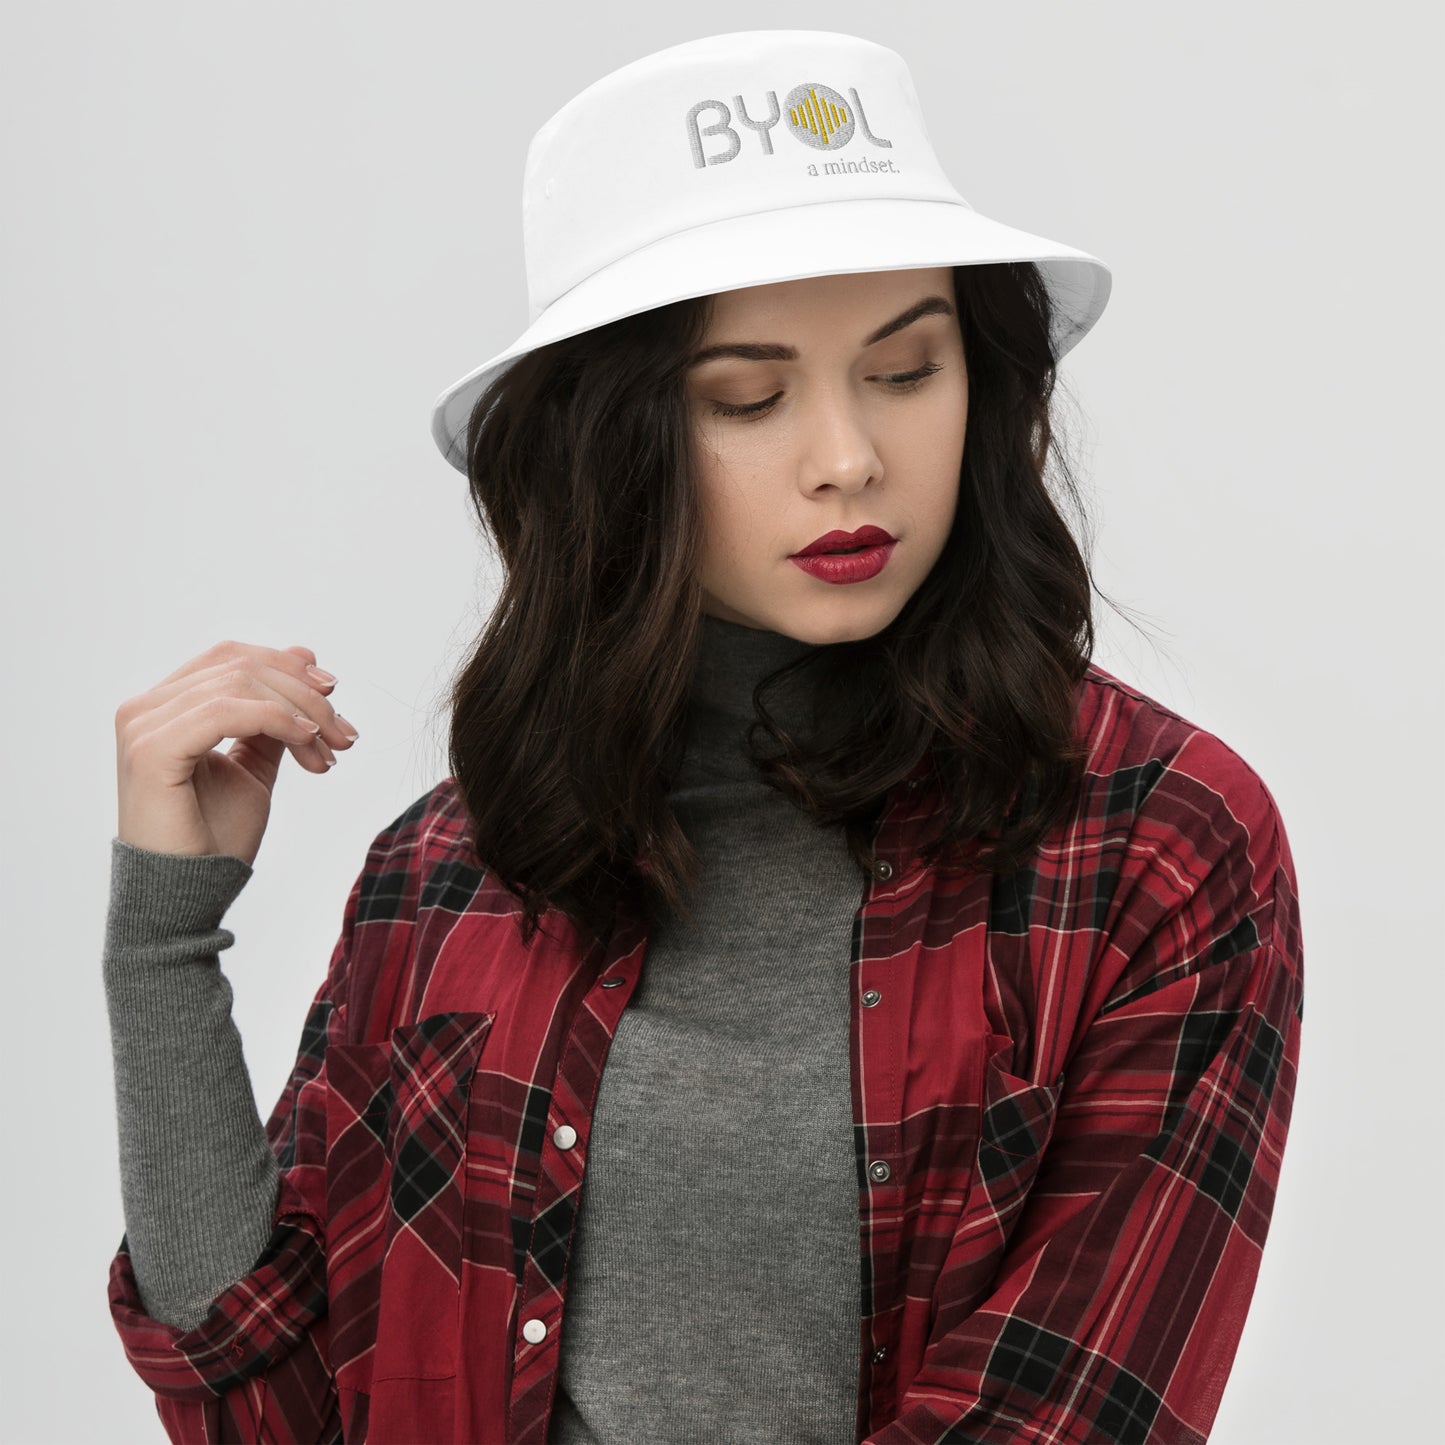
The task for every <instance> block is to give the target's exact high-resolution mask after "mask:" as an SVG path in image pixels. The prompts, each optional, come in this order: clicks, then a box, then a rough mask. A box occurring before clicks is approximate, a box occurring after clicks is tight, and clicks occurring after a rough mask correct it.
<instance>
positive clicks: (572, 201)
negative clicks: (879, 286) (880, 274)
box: [432, 30, 1111, 474]
mask: <svg viewBox="0 0 1445 1445" xmlns="http://www.w3.org/2000/svg"><path fill="white" fill-rule="evenodd" d="M522 240H523V248H524V254H525V257H526V264H527V294H528V302H529V308H528V317H529V324H528V326H527V329H526V330H525V331H523V332H522V334H521V335H520V336H519V337H518V338H517V339H516V340H515V341H514V342H513V343H512V344H511V345H510V346H509V347H507V349H506V350H505V351H503V352H500V353H499V354H498V355H496V356H494V357H492V358H491V360H489V361H485V362H483V363H482V364H481V365H480V366H478V367H476V368H475V369H474V370H472V371H469V372H468V373H467V374H466V375H465V376H464V377H462V378H461V380H459V381H456V382H454V383H453V384H452V385H451V386H449V387H447V389H446V390H445V391H444V392H442V394H441V395H440V396H439V397H438V398H437V399H436V402H435V403H434V406H433V411H432V436H433V437H434V438H435V439H436V443H437V446H438V447H440V448H441V452H442V455H443V456H444V457H445V458H446V459H447V461H449V462H450V463H451V464H452V465H453V466H454V467H456V468H457V470H458V471H460V472H462V473H463V474H465V472H466V469H467V464H466V442H467V438H466V429H467V422H468V419H469V416H470V412H471V409H472V407H473V405H474V404H475V402H476V400H477V398H478V397H479V396H480V395H481V393H482V392H483V391H484V390H485V389H486V388H487V386H489V385H490V384H491V382H492V381H493V380H494V379H495V378H496V377H498V376H499V375H500V374H501V373H502V372H503V371H505V370H506V369H507V368H508V367H509V366H511V364H512V363H513V362H515V361H516V360H517V359H518V358H519V357H522V356H524V355H526V354H527V353H528V352H529V351H534V350H536V349H537V348H538V347H539V346H545V345H547V344H548V343H549V342H553V341H560V340H562V339H563V338H564V337H568V336H576V335H578V334H579V333H580V332H583V331H589V330H591V329H592V328H593V327H595V326H600V325H602V324H604V323H605V322H608V321H615V320H617V319H619V318H620V317H623V316H631V315H633V314H635V313H636V312H639V311H648V310H651V309H652V308H654V307H657V306H665V305H667V304H668V303H670V302H673V301H680V300H682V299H683V298H685V297H690V296H702V295H707V294H710V293H712V292H717V291H728V290H733V289H736V288H737V287H740V286H757V285H764V284H767V283H769V282H774V281H791V280H794V279H796V278H798V277H802V276H824V275H832V274H837V273H841V272H850V271H892V270H906V269H910V268H914V267H928V266H967V265H981V264H986V263H988V262H1000V261H1033V262H1036V263H1037V264H1038V266H1039V269H1040V271H1041V272H1042V275H1043V278H1044V282H1045V285H1046V286H1047V287H1048V291H1049V295H1050V298H1051V300H1052V302H1053V304H1054V308H1055V311H1056V316H1055V327H1054V332H1053V335H1052V337H1051V343H1052V347H1053V353H1054V358H1055V360H1056V361H1057V360H1058V359H1059V358H1060V357H1062V356H1063V355H1064V353H1065V352H1067V351H1068V350H1069V349H1070V348H1071V347H1072V346H1073V345H1074V344H1075V343H1076V342H1077V341H1078V340H1079V338H1080V337H1081V336H1083V335H1084V333H1085V332H1086V331H1088V330H1089V328H1090V327H1091V326H1093V324H1094V323H1095V322H1096V321H1097V320H1098V319H1099V316H1100V314H1101V313H1102V312H1103V310H1104V303H1105V302H1106V301H1107V300H1108V298H1109V288H1110V285H1111V278H1110V273H1109V269H1108V267H1107V266H1105V265H1104V263H1103V262H1102V261H1099V260H1098V259H1096V258H1095V257H1093V256H1090V255H1088V254H1087V253H1086V252H1084V251H1077V250H1075V249H1074V248H1073V247H1072V246H1065V245H1062V244H1061V243H1060V242H1058V241H1049V240H1045V239H1044V238H1043V237H1042V236H1033V235H1030V234H1029V233H1028V232H1027V231H1019V230H1015V229H1014V228H1013V227H1012V226H1005V225H1003V224H1002V223H1001V222H998V221H991V220H989V218H988V217H987V216H981V215H979V213H978V212H977V211H975V210H974V209H973V207H972V206H971V205H969V203H968V202H967V201H966V200H964V198H963V197H962V196H961V195H959V193H958V192H957V191H956V190H955V189H954V188H953V186H952V184H951V183H950V182H949V180H948V178H947V177H946V176H945V175H944V173H943V171H942V169H941V168H940V166H939V163H938V158H937V157H936V156H935V155H934V153H933V145H932V143H931V142H930V140H929V138H928V133H927V131H926V129H925V128H924V124H923V112H922V110H921V108H920V106H919V103H918V96H917V93H916V92H915V90H914V88H913V78H912V76H911V75H910V74H909V71H908V67H907V65H905V64H904V61H903V58H902V57H901V56H900V55H898V53H897V52H896V51H893V50H889V49H888V48H887V47H886V46H883V45H878V44H876V43H875V42H873V41H871V40H862V39H859V38H858V37H857V36H854V35H842V34H838V33H837V32H834V31H827V30H742V31H736V32H734V33H731V34H728V35H712V36H708V37H706V38H705V39H701V40H691V41H688V42H686V43H685V44H682V45H674V46H671V47H670V48H668V49H666V50H659V51H657V52H656V53H655V54H652V55H646V56H643V57H642V59H640V60H634V61H633V62H632V63H631V64H629V65H624V66H622V67H621V69H619V70H614V71H612V72H611V74H609V75H604V76H603V77H602V78H601V79H600V80H598V81H595V82H593V84H591V85H589V86H588V87H587V88H586V89H585V90H583V91H582V92H581V93H580V94H579V95H576V96H574V97H573V98H572V99H571V100H569V101H568V102H567V104H566V105H564V106H563V107H562V108H561V109H560V110H559V111H557V112H556V114H555V115H553V116H552V117H551V119H550V120H548V121H547V122H546V123H545V124H544V125H543V126H542V127H541V129H540V130H538V132H537V133H536V135H534V136H533V137H532V143H531V145H530V146H529V147H528V148H527V163H526V169H525V172H524V175H523V182H522Z"/></svg>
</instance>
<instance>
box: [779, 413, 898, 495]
mask: <svg viewBox="0 0 1445 1445" xmlns="http://www.w3.org/2000/svg"><path fill="white" fill-rule="evenodd" d="M799 423H800V426H799V437H800V440H799V444H798V452H799V455H798V483H799V486H801V487H803V488H805V489H806V490H807V491H810V492H811V491H816V490H818V488H820V487H836V488H837V489H838V490H840V491H845V492H855V491H857V490H859V488H861V487H865V486H867V485H868V483H869V481H870V480H873V479H874V478H877V477H881V476H882V474H883V462H882V459H881V458H880V457H879V455H878V447H877V443H876V441H875V439H874V437H873V434H872V432H871V430H870V427H869V425H868V419H867V416H866V414H865V412H864V410H863V408H861V407H860V406H858V404H857V402H856V401H855V400H854V399H853V397H852V396H851V395H850V394H849V392H848V390H847V388H846V387H821V388H819V389H818V390H817V391H815V392H814V394H813V397H812V398H811V400H810V401H809V403H808V404H807V405H806V406H805V407H804V408H803V409H802V412H801V413H800V416H799Z"/></svg>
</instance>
